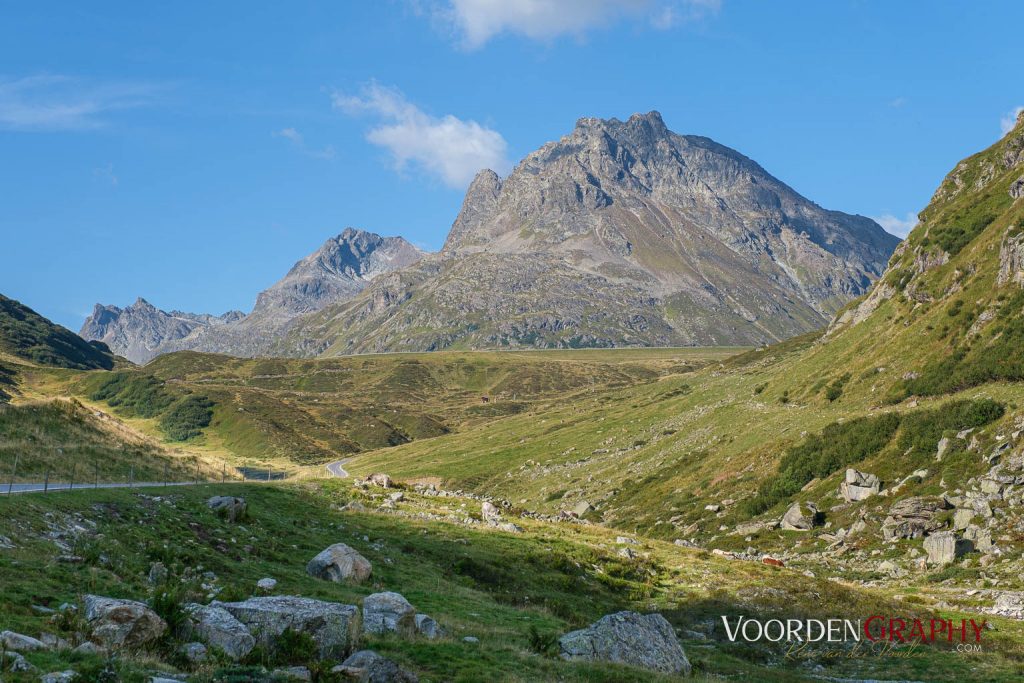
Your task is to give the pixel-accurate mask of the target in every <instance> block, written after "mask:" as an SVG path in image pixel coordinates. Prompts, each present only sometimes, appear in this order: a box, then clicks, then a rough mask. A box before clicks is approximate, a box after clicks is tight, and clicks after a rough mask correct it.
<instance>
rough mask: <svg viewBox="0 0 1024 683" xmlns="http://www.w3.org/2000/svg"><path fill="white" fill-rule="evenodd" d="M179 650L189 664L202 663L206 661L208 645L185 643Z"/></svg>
mask: <svg viewBox="0 0 1024 683" xmlns="http://www.w3.org/2000/svg"><path fill="white" fill-rule="evenodd" d="M178 652H179V653H180V654H181V656H182V657H184V658H185V661H187V662H188V663H189V664H202V663H203V662H205V661H206V658H207V655H208V653H207V651H206V646H205V645H203V644H202V643H185V644H184V645H182V646H181V647H179V648H178Z"/></svg>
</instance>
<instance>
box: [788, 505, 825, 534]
mask: <svg viewBox="0 0 1024 683" xmlns="http://www.w3.org/2000/svg"><path fill="white" fill-rule="evenodd" d="M820 517H821V513H820V512H818V507H817V506H816V505H815V504H814V503H793V504H792V505H790V506H789V509H788V510H786V514H784V515H783V516H782V528H783V529H789V530H791V531H809V530H811V529H813V528H814V527H815V526H817V524H818V522H819V519H820Z"/></svg>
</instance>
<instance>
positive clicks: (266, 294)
mask: <svg viewBox="0 0 1024 683" xmlns="http://www.w3.org/2000/svg"><path fill="white" fill-rule="evenodd" d="M422 256H423V252H422V251H420V250H419V249H417V248H416V247H414V246H413V245H412V244H410V243H409V242H407V241H406V240H404V239H402V238H401V237H381V236H380V235H375V234H373V233H371V232H366V231H363V230H356V229H354V228H346V229H345V230H344V231H343V232H342V233H341V234H340V235H338V236H337V237H332V238H331V239H329V240H327V241H326V242H325V243H324V244H323V245H322V246H321V247H320V248H319V249H317V250H316V251H315V252H313V253H312V254H310V255H309V256H307V257H305V258H304V259H302V260H301V261H299V262H298V263H296V264H295V265H294V266H292V269H291V270H290V271H288V274H287V275H285V276H284V277H283V278H282V279H281V280H279V281H278V282H277V283H276V284H274V285H273V286H271V287H270V288H269V289H266V290H264V291H263V292H261V293H260V294H259V296H257V298H256V305H255V307H254V308H253V310H252V312H251V313H250V314H249V315H245V314H244V313H241V312H240V311H230V312H228V313H225V314H224V315H222V316H212V315H207V314H196V313H183V312H181V311H171V312H169V313H167V312H164V311H161V310H159V309H157V308H156V307H154V306H153V305H152V304H150V303H148V302H147V301H146V300H144V299H141V298H140V299H139V300H138V301H136V302H135V303H134V304H132V305H131V306H129V307H127V308H125V309H120V308H118V307H117V306H103V305H100V304H97V305H96V307H95V308H94V310H93V313H92V315H91V316H90V317H89V318H88V319H86V321H85V324H84V325H83V326H82V330H81V332H80V334H81V336H82V337H84V338H85V339H90V340H93V339H95V340H100V341H104V342H106V343H107V345H108V346H110V348H111V349H112V350H114V352H115V353H118V354H121V355H123V356H124V357H125V358H128V359H129V360H131V361H133V362H135V363H146V362H149V361H150V360H152V359H153V358H155V357H156V356H158V355H160V354H161V353H167V352H170V351H181V350H186V349H192V350H197V351H212V352H218V353H227V354H231V355H238V356H252V355H267V354H269V353H271V352H272V351H273V349H274V346H275V344H276V342H277V341H278V340H279V339H280V338H281V337H282V336H283V335H284V334H285V330H286V328H287V327H288V324H289V323H290V321H291V320H292V319H294V318H295V317H296V316H299V315H302V314H305V313H311V312H314V311H318V310H320V309H321V308H323V307H324V306H327V305H328V304H333V303H337V302H339V301H344V300H346V299H349V298H351V297H352V296H354V295H355V294H357V293H359V292H360V291H361V290H362V289H363V288H364V287H366V285H367V283H369V282H370V281H371V280H372V279H373V278H375V277H377V276H378V275H381V274H382V273H388V272H391V271H393V270H397V269H399V268H404V267H406V266H409V265H412V264H413V263H415V262H416V261H418V260H419V259H420V258H422Z"/></svg>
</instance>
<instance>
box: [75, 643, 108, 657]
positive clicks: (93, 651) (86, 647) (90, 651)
mask: <svg viewBox="0 0 1024 683" xmlns="http://www.w3.org/2000/svg"><path fill="white" fill-rule="evenodd" d="M72 652H76V653H78V654H80V655H105V654H106V650H104V649H103V648H102V647H100V646H99V645H97V644H96V643H94V642H92V641H91V640H87V641H85V642H84V643H82V644H81V645H79V646H78V647H76V648H75V649H73V650H72Z"/></svg>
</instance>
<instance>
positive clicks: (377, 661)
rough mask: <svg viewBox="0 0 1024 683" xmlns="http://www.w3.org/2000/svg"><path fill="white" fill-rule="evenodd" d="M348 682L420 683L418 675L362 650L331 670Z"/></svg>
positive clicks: (372, 652)
mask: <svg viewBox="0 0 1024 683" xmlns="http://www.w3.org/2000/svg"><path fill="white" fill-rule="evenodd" d="M331 672H332V673H335V674H341V675H343V676H345V677H346V680H350V681H358V683H419V677H418V676H416V674H414V673H412V672H410V671H406V670H405V669H403V668H402V667H400V666H398V664H396V663H395V662H393V661H391V660H390V659H387V658H385V657H381V656H380V655H379V654H377V653H376V652H374V651H372V650H360V651H359V652H356V653H355V654H353V655H352V656H351V657H349V658H348V659H346V660H345V661H344V662H342V663H341V664H340V665H338V666H336V667H334V668H333V669H331Z"/></svg>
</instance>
